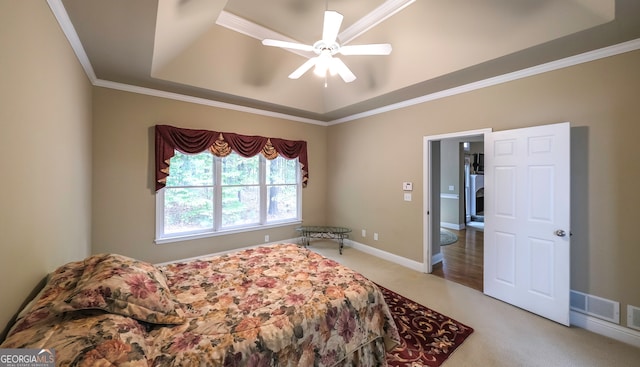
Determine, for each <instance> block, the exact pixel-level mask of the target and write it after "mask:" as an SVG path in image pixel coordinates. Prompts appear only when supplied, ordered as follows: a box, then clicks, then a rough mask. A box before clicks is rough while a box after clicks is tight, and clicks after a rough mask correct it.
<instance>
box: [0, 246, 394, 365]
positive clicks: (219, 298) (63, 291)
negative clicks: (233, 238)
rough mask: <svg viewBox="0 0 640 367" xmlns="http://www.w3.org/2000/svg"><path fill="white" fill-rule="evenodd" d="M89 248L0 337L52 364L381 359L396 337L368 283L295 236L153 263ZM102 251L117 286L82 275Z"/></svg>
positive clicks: (359, 361)
mask: <svg viewBox="0 0 640 367" xmlns="http://www.w3.org/2000/svg"><path fill="white" fill-rule="evenodd" d="M96 256H98V257H99V256H103V257H102V258H98V260H96V259H95V257H94V258H93V259H92V258H90V259H88V260H85V261H84V262H76V263H70V264H67V265H65V266H63V267H61V268H60V269H58V270H57V271H56V272H54V273H52V275H51V279H50V281H49V283H48V284H47V286H46V287H45V289H44V290H43V292H42V293H41V295H40V296H39V298H38V299H36V300H35V301H34V304H32V305H31V306H30V308H29V310H28V311H27V312H24V313H22V314H21V315H20V316H19V318H18V320H17V322H16V324H15V326H14V327H13V329H12V330H11V331H10V333H9V336H8V338H7V340H5V342H3V344H1V345H0V347H1V348H52V349H55V351H56V358H57V363H56V365H62V366H66V365H69V366H98V365H104V366H352V365H356V366H386V359H385V350H389V349H391V348H393V347H394V346H395V345H397V344H398V343H399V342H400V339H399V336H398V331H397V329H396V326H395V324H394V322H393V319H392V317H391V314H390V311H389V308H388V307H387V305H386V303H385V302H384V298H383V295H382V293H381V292H380V290H379V289H378V288H377V286H376V285H375V284H373V283H372V282H370V281H369V280H367V279H366V278H364V277H363V276H362V275H360V274H358V273H356V272H354V271H352V270H350V269H348V268H346V267H343V266H341V265H340V264H338V263H337V262H335V261H333V260H330V259H327V258H325V257H323V256H321V255H319V254H317V253H314V252H312V251H310V250H307V249H305V248H301V247H299V246H297V245H293V244H282V245H273V246H264V247H258V248H255V249H249V250H244V251H239V252H236V253H233V254H228V255H222V256H214V257H210V258H202V259H197V260H190V261H185V262H178V263H173V264H169V265H163V266H156V267H153V269H151V268H148V267H147V265H148V264H145V263H142V264H141V262H139V261H135V260H132V259H131V261H134V262H135V263H133V262H130V261H128V260H127V259H126V258H124V257H117V258H115V260H114V259H113V258H109V260H105V259H106V258H105V257H104V255H96ZM100 261H102V262H103V263H105V264H106V263H109V264H110V265H111V266H114V267H115V270H109V272H110V273H109V274H112V275H114V276H113V277H110V278H109V280H108V281H111V282H113V280H114V279H118V278H119V277H122V279H124V280H123V281H122V282H123V283H122V286H121V287H117V286H115V285H109V284H108V283H104V280H101V281H100V282H99V284H101V285H99V286H97V285H95V286H93V285H92V284H93V283H92V281H91V280H90V279H88V278H91V277H92V276H94V275H91V276H87V273H90V274H105V269H98V268H99V267H100V264H102V263H100ZM92 264H93V266H92ZM95 264H98V266H96V265H95ZM114 264H116V265H114ZM103 268H104V267H103ZM87 269H91V271H89V270H87ZM98 270H100V271H98ZM130 272H133V273H135V274H133V275H131V274H130ZM141 273H143V274H149V277H150V278H149V279H147V280H143V279H140V274H141ZM163 277H164V278H163ZM163 287H167V290H164V289H163ZM167 296H170V298H171V299H165V297H167ZM150 299H152V300H154V302H153V303H149V300H150ZM155 303H161V305H159V306H158V307H155ZM173 304H175V309H170V308H171V307H169V306H171V305H173Z"/></svg>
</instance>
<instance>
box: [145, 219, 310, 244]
mask: <svg viewBox="0 0 640 367" xmlns="http://www.w3.org/2000/svg"><path fill="white" fill-rule="evenodd" d="M296 224H302V220H294V221H287V222H278V223H273V224H268V225H261V226H255V227H243V228H234V229H226V230H221V231H217V232H205V233H196V234H189V235H177V236H167V237H162V238H156V239H155V241H154V242H155V243H156V245H163V244H167V243H173V242H181V241H189V240H196V239H200V238H209V237H217V236H226V235H230V234H236V233H245V232H253V231H260V230H265V229H270V228H278V227H286V226H292V225H296Z"/></svg>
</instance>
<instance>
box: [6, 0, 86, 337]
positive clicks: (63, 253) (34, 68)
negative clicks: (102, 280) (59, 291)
mask: <svg viewBox="0 0 640 367" xmlns="http://www.w3.org/2000/svg"><path fill="white" fill-rule="evenodd" d="M0 45H2V51H1V56H0V60H1V61H0V63H1V66H0V126H1V127H2V128H1V131H0V146H1V147H2V152H3V154H4V157H3V159H2V178H1V179H0V208H1V210H0V234H1V235H0V236H1V237H0V238H1V239H0V279H2V282H0V295H1V296H0V340H1V339H2V330H3V329H4V328H5V325H6V324H7V323H8V322H9V320H10V319H11V318H12V316H13V315H14V314H15V312H16V311H17V310H18V308H19V306H20V305H21V303H22V302H23V301H25V299H26V298H27V296H28V295H29V293H30V292H31V291H32V290H33V289H34V288H35V287H36V285H37V284H38V282H39V281H40V280H41V279H43V278H44V276H45V275H46V274H47V273H48V272H50V271H52V270H54V269H55V268H57V267H58V266H60V265H61V264H64V263H66V262H69V261H73V260H79V259H82V258H84V257H85V256H87V255H88V254H89V240H90V233H91V231H90V221H89V217H90V214H91V212H90V206H91V205H90V199H91V196H90V190H91V167H90V163H91V148H90V143H91V85H90V83H89V81H88V79H87V77H86V76H85V74H84V72H83V70H82V68H81V67H80V64H79V63H78V61H77V59H76V57H75V55H74V53H73V51H72V50H71V48H70V46H69V42H68V41H67V39H66V38H65V37H64V35H63V34H62V32H61V30H60V28H59V26H58V23H57V22H56V20H55V18H54V17H53V14H52V13H51V10H50V9H49V7H48V6H47V3H46V2H45V1H13V0H0Z"/></svg>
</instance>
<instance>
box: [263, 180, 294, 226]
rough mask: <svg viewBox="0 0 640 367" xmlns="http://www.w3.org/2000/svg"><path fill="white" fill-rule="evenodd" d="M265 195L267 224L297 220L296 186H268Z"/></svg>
mask: <svg viewBox="0 0 640 367" xmlns="http://www.w3.org/2000/svg"><path fill="white" fill-rule="evenodd" d="M267 194H268V200H267V205H268V207H267V222H272V221H278V220H284V219H295V218H297V216H298V190H297V186H295V185H286V186H268V187H267Z"/></svg>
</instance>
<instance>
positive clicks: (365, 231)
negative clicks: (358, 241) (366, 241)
mask: <svg viewBox="0 0 640 367" xmlns="http://www.w3.org/2000/svg"><path fill="white" fill-rule="evenodd" d="M362 237H367V230H366V229H363V230H362Z"/></svg>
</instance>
